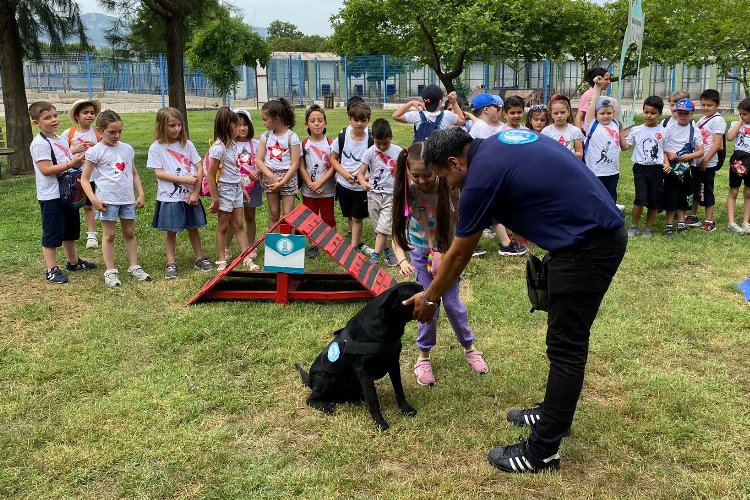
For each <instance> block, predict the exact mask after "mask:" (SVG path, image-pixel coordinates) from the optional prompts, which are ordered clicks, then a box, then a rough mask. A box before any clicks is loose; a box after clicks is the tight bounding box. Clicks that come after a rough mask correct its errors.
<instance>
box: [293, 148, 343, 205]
mask: <svg viewBox="0 0 750 500" xmlns="http://www.w3.org/2000/svg"><path fill="white" fill-rule="evenodd" d="M300 154H301V155H302V156H303V157H304V160H303V161H304V164H303V165H302V167H304V168H305V170H306V171H307V173H308V175H309V176H310V178H311V179H312V181H313V182H315V181H316V180H318V179H320V178H321V177H323V176H324V175H325V174H326V172H328V171H329V170H330V169H331V168H333V167H332V166H331V145H330V144H329V143H328V139H326V138H324V139H323V140H322V141H320V142H313V141H312V140H311V139H306V140H305V142H303V146H302V148H300ZM321 187H322V188H323V192H322V193H313V192H312V191H310V189H309V188H308V187H307V185H303V186H302V196H305V197H307V198H330V197H331V196H333V195H334V194H336V179H334V178H333V177H331V178H330V179H328V180H327V181H326V182H325V183H324V184H323V185H322V186H321Z"/></svg>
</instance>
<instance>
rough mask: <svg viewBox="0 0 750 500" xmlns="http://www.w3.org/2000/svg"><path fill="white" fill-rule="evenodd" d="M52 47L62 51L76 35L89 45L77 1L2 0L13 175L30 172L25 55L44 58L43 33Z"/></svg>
mask: <svg viewBox="0 0 750 500" xmlns="http://www.w3.org/2000/svg"><path fill="white" fill-rule="evenodd" d="M45 33H46V34H47V36H48V37H49V39H50V46H51V47H52V48H54V49H55V50H61V49H62V47H63V46H64V44H65V41H66V40H67V39H68V38H71V37H73V36H76V37H77V38H78V39H79V40H80V43H81V45H83V46H85V45H86V32H85V30H84V28H83V25H82V24H81V19H80V12H79V10H78V4H77V3H76V2H75V1H73V0H3V1H2V2H0V78H1V79H2V82H3V103H4V105H5V121H6V123H7V128H8V145H9V146H10V147H11V148H13V149H14V150H15V154H13V155H11V156H10V157H9V160H8V170H9V171H10V173H11V174H21V173H26V172H31V171H33V169H34V166H33V164H32V161H31V154H30V152H29V145H30V144H31V139H32V135H31V124H30V122H29V110H28V108H27V103H26V86H25V84H24V79H23V58H24V56H32V57H34V58H36V59H40V58H41V46H40V43H39V39H40V37H41V36H42V35H43V34H45Z"/></svg>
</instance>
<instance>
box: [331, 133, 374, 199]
mask: <svg viewBox="0 0 750 500" xmlns="http://www.w3.org/2000/svg"><path fill="white" fill-rule="evenodd" d="M369 134H370V131H369V130H365V136H364V137H362V140H361V141H355V140H354V139H352V127H351V126H349V127H346V132H345V133H344V137H345V139H344V151H339V141H337V140H336V141H333V144H331V153H336V154H337V155H338V157H339V162H340V163H341V166H342V167H344V170H346V171H347V172H349V173H350V174H352V175H353V176H354V182H349V181H347V180H346V179H344V178H343V177H342V176H341V174H339V173H338V172H336V182H338V183H339V184H341V185H342V186H344V187H345V188H346V189H348V190H350V191H364V189H362V186H360V185H359V182H357V174H358V173H359V167H360V166H361V165H362V157H363V156H364V155H365V151H367V148H368V146H367V137H368V136H369Z"/></svg>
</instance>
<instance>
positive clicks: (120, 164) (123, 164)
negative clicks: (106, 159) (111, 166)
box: [115, 161, 125, 172]
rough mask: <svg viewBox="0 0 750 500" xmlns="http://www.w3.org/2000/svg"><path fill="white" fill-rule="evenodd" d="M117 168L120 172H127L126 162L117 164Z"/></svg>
mask: <svg viewBox="0 0 750 500" xmlns="http://www.w3.org/2000/svg"><path fill="white" fill-rule="evenodd" d="M115 168H116V169H117V170H119V171H120V172H122V171H124V170H125V162H124V161H118V162H116V163H115Z"/></svg>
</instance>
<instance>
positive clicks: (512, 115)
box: [503, 95, 526, 129]
mask: <svg viewBox="0 0 750 500" xmlns="http://www.w3.org/2000/svg"><path fill="white" fill-rule="evenodd" d="M525 110H526V102H525V101H524V100H523V99H522V98H521V97H519V96H517V95H512V96H509V97H508V98H506V99H505V102H504V103H503V115H505V121H506V124H507V128H508V129H511V128H519V129H525V128H526V126H525V125H524V124H522V123H521V122H522V121H523V113H524V111H525Z"/></svg>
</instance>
